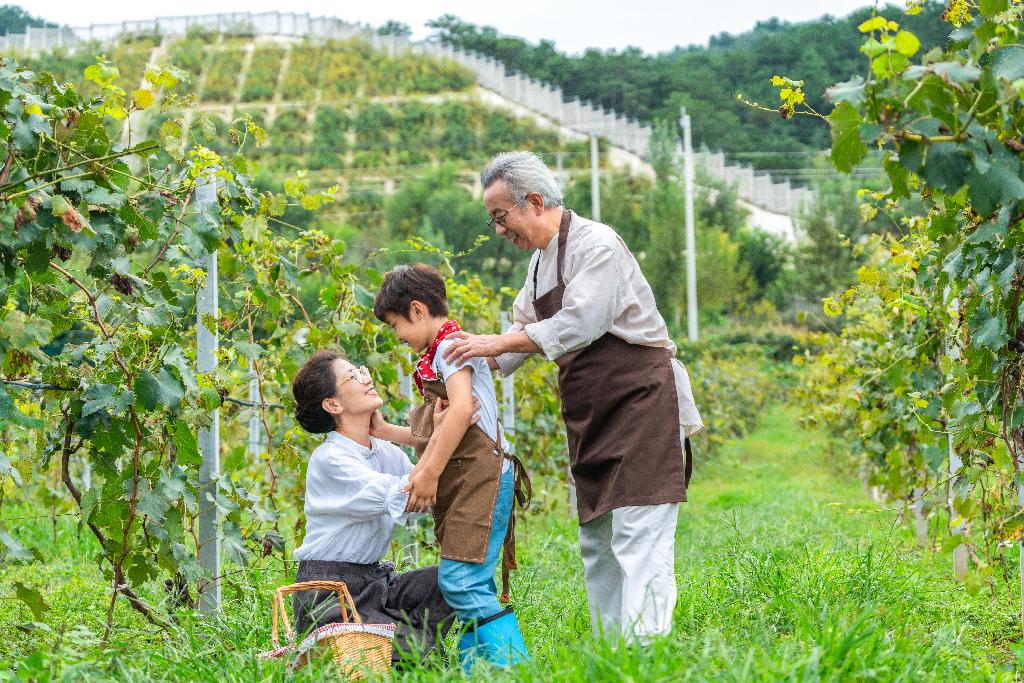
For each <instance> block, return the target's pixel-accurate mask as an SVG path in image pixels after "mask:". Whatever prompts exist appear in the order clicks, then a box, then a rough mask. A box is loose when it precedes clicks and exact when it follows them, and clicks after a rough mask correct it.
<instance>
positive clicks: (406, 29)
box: [377, 19, 412, 36]
mask: <svg viewBox="0 0 1024 683" xmlns="http://www.w3.org/2000/svg"><path fill="white" fill-rule="evenodd" d="M377 35H379V36H411V35H412V27H410V26H409V24H406V23H403V22H401V21H398V20H396V19H388V20H387V21H386V22H384V23H383V24H381V25H380V26H378V27H377Z"/></svg>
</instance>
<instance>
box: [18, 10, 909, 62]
mask: <svg viewBox="0 0 1024 683" xmlns="http://www.w3.org/2000/svg"><path fill="white" fill-rule="evenodd" d="M0 1H4V0H0ZM5 1H7V2H12V3H13V4H20V5H21V6H22V7H24V8H25V9H26V10H28V11H29V12H30V13H32V14H33V15H36V16H41V17H43V18H44V19H48V20H50V21H54V22H57V23H60V24H70V25H72V26H84V25H88V24H93V23H115V22H120V21H123V20H125V19H152V18H154V17H157V16H167V15H172V14H173V15H185V14H211V13H216V12H244V11H250V12H265V11H274V10H281V11H286V10H287V11H292V12H309V13H310V14H313V15H315V16H320V15H326V16H336V17H339V18H341V19H345V20H348V21H361V22H366V23H369V24H372V25H375V26H376V25H379V24H382V23H384V22H385V21H387V20H388V19H397V20H399V21H402V22H405V23H406V24H409V25H410V26H411V27H412V28H413V31H414V34H413V35H414V37H415V38H423V37H425V36H426V35H428V34H429V33H430V31H429V29H427V28H425V27H424V25H423V24H424V22H426V21H428V20H430V19H434V18H436V17H438V16H440V15H442V14H446V13H450V14H454V15H456V16H458V17H459V18H461V19H463V20H465V21H469V22H472V23H475V24H487V25H490V26H495V27H496V28H497V29H498V30H499V31H500V32H501V33H504V34H508V35H514V36H521V37H523V38H526V39H527V40H529V41H531V42H537V41H538V40H540V39H542V38H547V39H551V40H554V41H555V43H556V45H557V46H558V48H559V49H561V50H564V51H566V52H572V53H576V52H581V51H583V50H584V49H585V48H587V47H600V48H624V47H626V46H629V45H635V46H637V47H640V48H642V49H644V50H645V51H647V52H660V51H664V50H670V49H671V48H673V47H675V46H677V45H693V44H706V43H707V41H708V38H709V37H710V36H713V35H717V34H719V33H721V32H723V31H725V32H728V33H739V32H742V31H745V30H747V29H750V28H752V27H753V26H754V24H755V23H756V22H757V21H759V20H764V19H770V18H771V17H778V18H780V19H784V20H787V21H806V20H809V19H816V18H818V17H820V16H822V15H823V14H826V13H828V14H832V15H833V16H843V15H845V14H847V13H849V12H850V11H851V10H854V9H857V8H859V7H864V6H868V5H871V4H873V2H872V0H773V1H772V2H764V1H763V0H701V1H695V0H615V1H612V0H586V1H584V0H517V1H514V2H495V1H494V0H491V1H490V2H481V1H480V0H475V1H470V0H451V1H448V2H428V1H425V0H369V1H367V0H361V1H360V2H351V1H349V2H346V1H344V0H342V1H341V2H327V1H326V0H289V1H288V2H281V1H280V0H276V1H275V0H176V1H175V2H173V3H168V2H160V3H155V2H154V3H150V2H146V1H145V0H99V1H95V0H93V1H90V0H46V1H45V2H41V1H40V0H28V1H27V2H26V1H25V0H21V2H19V0H5ZM896 2H899V3H900V4H902V2H900V0H896ZM172 8H173V9H172Z"/></svg>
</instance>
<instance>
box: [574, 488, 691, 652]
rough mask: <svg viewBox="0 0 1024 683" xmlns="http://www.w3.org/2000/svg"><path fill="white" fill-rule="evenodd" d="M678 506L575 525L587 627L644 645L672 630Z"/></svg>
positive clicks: (618, 512) (633, 510)
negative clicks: (584, 585)
mask: <svg viewBox="0 0 1024 683" xmlns="http://www.w3.org/2000/svg"><path fill="white" fill-rule="evenodd" d="M678 517H679V504H678V503H667V504H664V505H637V506H631V507H623V508H617V509H615V510H612V511H611V512H608V513H605V514H603V515H601V516H600V517H598V518H597V519H595V520H592V521H590V522H588V523H587V524H582V525H580V552H581V554H582V555H583V571H584V574H585V575H586V579H587V599H588V600H589V601H590V624H591V626H592V627H593V629H594V633H595V634H597V635H601V634H602V633H603V634H604V635H605V636H606V637H610V638H617V637H619V636H620V635H621V636H623V637H624V638H626V639H629V640H632V639H636V640H639V641H640V642H643V643H647V642H650V640H651V639H652V638H654V637H656V636H664V635H668V633H669V631H671V630H672V611H673V610H674V609H675V606H676V574H675V540H676V524H677V522H678Z"/></svg>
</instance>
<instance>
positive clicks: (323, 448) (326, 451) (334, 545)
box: [295, 432, 412, 564]
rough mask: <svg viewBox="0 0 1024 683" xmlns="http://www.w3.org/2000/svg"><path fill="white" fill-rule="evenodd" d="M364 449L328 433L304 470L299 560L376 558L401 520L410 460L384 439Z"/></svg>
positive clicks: (364, 561) (362, 560) (372, 560)
mask: <svg viewBox="0 0 1024 683" xmlns="http://www.w3.org/2000/svg"><path fill="white" fill-rule="evenodd" d="M370 443H371V447H370V448H367V447H366V446H363V445H361V444H359V443H357V442H355V441H353V440H352V439H349V438H348V437H345V436H343V435H341V434H339V433H338V432H330V433H329V434H328V435H327V438H326V440H324V442H323V443H322V444H320V445H319V446H317V448H316V449H315V450H314V451H313V454H312V455H311V456H310V457H309V465H308V467H307V469H306V498H305V511H306V536H305V539H304V540H303V543H302V546H301V547H299V548H297V549H296V550H295V559H297V560H333V561H335V562H357V563H360V564H371V563H375V562H379V561H380V559H381V558H382V557H384V553H386V552H387V550H388V547H389V546H390V545H391V537H392V536H394V533H395V526H396V525H397V524H399V523H401V522H403V521H404V520H405V517H406V513H405V506H406V504H407V503H408V500H409V494H408V493H403V492H402V489H403V488H405V487H406V486H407V485H408V483H409V472H410V471H411V470H412V462H410V460H409V457H408V456H407V455H406V454H405V452H404V451H403V450H402V449H400V448H399V447H398V446H395V445H394V444H393V443H390V442H388V441H382V440H380V439H374V438H372V437H371V438H370Z"/></svg>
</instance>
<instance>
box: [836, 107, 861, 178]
mask: <svg viewBox="0 0 1024 683" xmlns="http://www.w3.org/2000/svg"><path fill="white" fill-rule="evenodd" d="M828 121H829V123H830V124H831V126H832V151H831V153H830V155H829V156H830V158H831V159H832V164H833V165H834V166H835V167H836V168H837V169H838V170H840V171H842V172H844V173H849V172H850V171H851V170H853V167H854V166H856V165H857V164H859V163H860V161H861V160H862V159H863V158H864V155H865V154H866V153H867V147H865V146H864V141H863V140H862V139H861V137H860V124H861V123H862V120H861V117H860V113H859V112H858V111H857V110H856V109H855V108H854V106H853V105H852V104H850V103H849V102H840V103H839V104H837V105H836V107H835V109H833V110H832V113H830V114H829V115H828Z"/></svg>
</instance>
